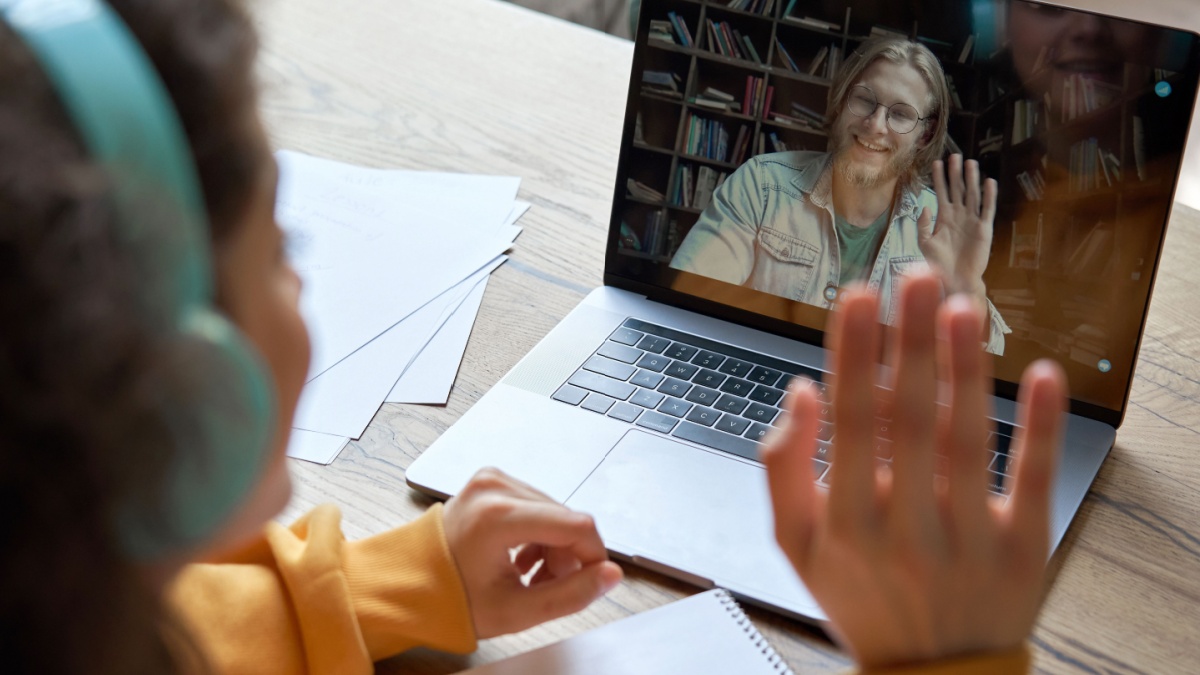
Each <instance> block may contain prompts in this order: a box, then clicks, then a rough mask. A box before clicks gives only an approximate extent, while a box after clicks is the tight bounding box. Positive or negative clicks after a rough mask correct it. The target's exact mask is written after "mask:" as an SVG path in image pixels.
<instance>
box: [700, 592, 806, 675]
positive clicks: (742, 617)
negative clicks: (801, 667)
mask: <svg viewBox="0 0 1200 675" xmlns="http://www.w3.org/2000/svg"><path fill="white" fill-rule="evenodd" d="M717 596H718V597H719V599H720V601H721V604H722V605H724V606H725V609H726V610H727V611H728V612H729V613H730V614H731V615H732V616H733V619H734V621H736V622H737V625H739V626H741V628H742V630H743V631H745V633H746V636H747V637H749V638H750V640H751V641H752V642H754V647H755V648H756V649H758V650H759V651H760V652H762V653H763V655H764V656H766V657H767V662H768V663H769V664H771V666H772V667H773V668H774V669H775V672H777V673H779V674H780V675H796V674H795V673H794V672H793V671H792V669H791V668H790V667H788V664H787V662H786V661H784V660H783V657H782V656H780V655H779V652H776V651H775V648H774V647H772V646H771V643H769V642H767V638H765V637H763V634H762V633H760V632H758V629H757V628H755V627H754V624H753V623H752V622H751V621H750V617H748V616H746V613H745V612H744V611H742V606H741V605H739V604H738V603H737V600H734V599H733V596H732V595H730V594H729V592H728V591H726V590H725V589H723V588H722V589H718V591H717Z"/></svg>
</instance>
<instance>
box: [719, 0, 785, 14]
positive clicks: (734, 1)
mask: <svg viewBox="0 0 1200 675" xmlns="http://www.w3.org/2000/svg"><path fill="white" fill-rule="evenodd" d="M726 7H728V8H730V9H740V10H742V11H743V12H749V13H751V14H762V15H764V16H765V15H769V14H770V13H771V10H773V9H775V0H729V3H728V4H727V5H726Z"/></svg>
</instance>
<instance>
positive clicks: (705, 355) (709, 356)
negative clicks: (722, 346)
mask: <svg viewBox="0 0 1200 675" xmlns="http://www.w3.org/2000/svg"><path fill="white" fill-rule="evenodd" d="M724 360H725V357H724V356H721V355H720V354H717V353H716V352H709V351H705V350H703V349H701V350H700V353H699V354H696V356H694V357H693V358H692V363H694V364H696V365H698V366H700V367H701V368H716V367H717V366H719V365H721V362H722V361H724Z"/></svg>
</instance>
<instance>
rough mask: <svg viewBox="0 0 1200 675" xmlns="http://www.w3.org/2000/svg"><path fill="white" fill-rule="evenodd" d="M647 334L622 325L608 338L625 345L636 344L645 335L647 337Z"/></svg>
mask: <svg viewBox="0 0 1200 675" xmlns="http://www.w3.org/2000/svg"><path fill="white" fill-rule="evenodd" d="M645 335H646V334H645V333H639V332H638V331H636V330H634V329H632V328H625V327H624V326H622V327H620V328H618V329H617V330H616V332H614V333H613V334H612V335H610V336H608V339H609V340H613V341H614V342H620V343H621V344H623V345H636V344H637V342H638V340H641V339H642V338H643V337H645Z"/></svg>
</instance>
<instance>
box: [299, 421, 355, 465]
mask: <svg viewBox="0 0 1200 675" xmlns="http://www.w3.org/2000/svg"><path fill="white" fill-rule="evenodd" d="M349 442H350V439H349V438H346V437H345V436H332V435H330V434H318V433H316V432H315V431H305V430H303V429H292V432H291V437H290V438H288V447H287V456H288V457H292V458H295V459H303V460H304V461H306V462H315V463H317V464H329V463H330V462H332V461H333V460H335V459H337V456H338V454H340V453H341V452H342V448H345V447H346V444H347V443H349Z"/></svg>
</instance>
